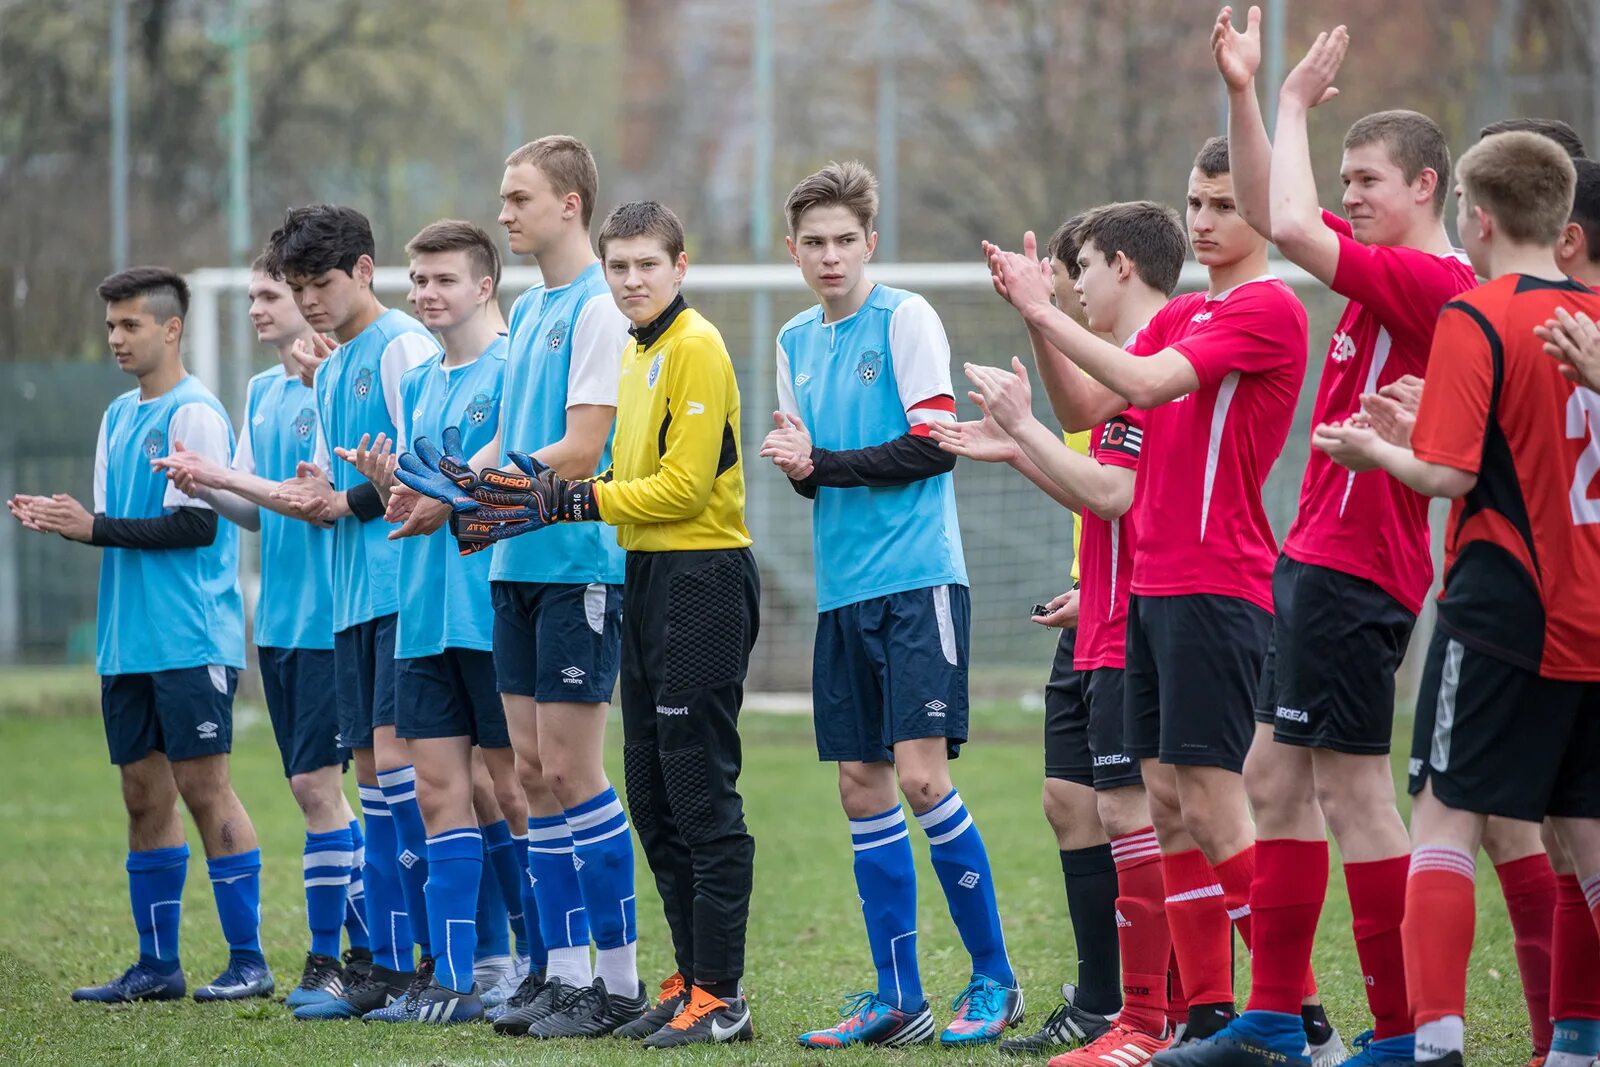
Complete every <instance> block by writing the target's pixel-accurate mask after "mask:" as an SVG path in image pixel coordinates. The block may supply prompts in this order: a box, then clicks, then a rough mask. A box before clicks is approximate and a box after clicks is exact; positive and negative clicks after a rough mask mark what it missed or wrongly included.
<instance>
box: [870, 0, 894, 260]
mask: <svg viewBox="0 0 1600 1067" xmlns="http://www.w3.org/2000/svg"><path fill="white" fill-rule="evenodd" d="M893 7H894V0H874V2H873V16H874V18H873V22H874V27H873V29H874V31H875V33H876V36H877V39H878V256H879V258H880V259H884V260H888V261H890V262H893V261H895V260H897V259H899V258H900V159H899V149H900V144H899V134H900V131H899V119H900V101H899V88H898V85H897V83H896V80H895V51H894V39H895V35H894V21H893Z"/></svg>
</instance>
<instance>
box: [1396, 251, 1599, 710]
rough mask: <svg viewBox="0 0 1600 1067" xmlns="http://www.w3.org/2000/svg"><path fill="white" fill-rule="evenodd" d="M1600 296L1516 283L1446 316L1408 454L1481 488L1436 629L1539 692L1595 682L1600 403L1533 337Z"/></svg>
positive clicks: (1455, 532)
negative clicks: (1553, 682) (1538, 681)
mask: <svg viewBox="0 0 1600 1067" xmlns="http://www.w3.org/2000/svg"><path fill="white" fill-rule="evenodd" d="M1558 307H1564V308H1566V309H1567V310H1568V311H1572V312H1577V311H1585V312H1588V313H1589V315H1590V316H1592V317H1600V295H1597V294H1595V293H1593V292H1591V291H1590V290H1589V289H1588V288H1586V287H1585V286H1583V285H1580V284H1579V283H1577V282H1575V281H1572V280H1571V279H1566V280H1563V281H1546V280H1543V279H1539V278H1532V277H1528V276H1526V275H1520V274H1510V275H1505V276H1503V277H1500V278H1496V279H1495V280H1494V281H1492V282H1489V283H1487V284H1486V285H1483V286H1482V287H1480V288H1478V289H1475V290H1473V291H1472V292H1470V293H1467V294H1465V295H1463V296H1461V297H1460V298H1458V299H1456V300H1453V301H1451V302H1450V303H1449V304H1446V305H1445V308H1444V312H1443V313H1442V314H1441V315H1440V316H1439V325H1438V328H1437V329H1436V330H1435V331H1434V337H1433V354H1432V357H1431V359H1432V362H1431V363H1430V365H1429V367H1428V378H1427V385H1426V386H1425V387H1424V388H1423V391H1422V406H1421V407H1420V408H1419V409H1418V411H1417V424H1416V428H1415V429H1414V430H1413V431H1412V435H1411V447H1412V450H1413V451H1414V452H1415V453H1416V455H1417V458H1419V459H1423V460H1427V461H1428V462H1430V463H1440V464H1444V465H1446V466H1450V467H1455V468H1456V469H1458V470H1464V471H1471V472H1473V473H1475V474H1476V475H1477V476H1478V482H1477V485H1475V486H1474V487H1473V489H1472V491H1471V492H1470V493H1468V494H1467V495H1466V496H1464V497H1462V498H1461V499H1459V500H1457V501H1455V502H1454V504H1453V505H1452V506H1451V509H1450V525H1449V528H1448V529H1447V530H1446V533H1445V577H1444V589H1443V591H1442V592H1441V593H1440V594H1439V625H1440V626H1441V627H1443V628H1444V630H1445V632H1446V633H1447V634H1449V635H1450V636H1451V637H1453V638H1455V639H1456V640H1457V641H1460V642H1461V643H1462V644H1463V645H1467V646H1470V647H1471V648H1473V649H1474V650H1476V651H1479V652H1482V653H1484V654H1485V655H1489V656H1493V657H1495V658H1496V659H1500V660H1503V661H1505V662H1507V663H1513V664H1516V665H1518V666H1521V667H1525V668H1527V669H1529V670H1536V671H1538V672H1539V674H1540V675H1542V676H1543V677H1546V678H1557V679H1564V680H1569V681H1586V682H1596V681H1600V482H1597V478H1596V475H1600V393H1595V392H1594V391H1592V390H1589V389H1584V388H1580V387H1579V386H1577V385H1575V384H1573V383H1572V382H1569V381H1568V380H1567V379H1566V378H1565V377H1563V376H1562V374H1561V371H1560V368H1559V365H1558V364H1557V363H1556V361H1555V360H1553V359H1551V358H1550V357H1549V356H1547V355H1545V354H1544V348H1543V346H1542V345H1541V344H1540V342H1539V339H1538V338H1536V337H1535V336H1534V335H1533V327H1534V326H1535V325H1538V324H1542V323H1543V322H1544V321H1545V320H1546V319H1548V318H1551V317H1553V316H1552V314H1551V313H1552V312H1553V311H1554V310H1555V309H1556V308H1558Z"/></svg>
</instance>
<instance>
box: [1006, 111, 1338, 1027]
mask: <svg viewBox="0 0 1600 1067" xmlns="http://www.w3.org/2000/svg"><path fill="white" fill-rule="evenodd" d="M1235 203H1236V202H1235V198H1234V192H1233V180H1232V176H1231V174H1230V173H1229V163H1228V142H1227V140H1226V139H1225V138H1212V139H1211V140H1210V141H1208V142H1206V144H1205V145H1204V146H1203V147H1202V148H1201V150H1200V154H1199V155H1198V156H1197V157H1196V159H1195V165H1194V169H1193V171H1192V172H1191V173H1190V176H1189V189H1188V226H1189V236H1190V242H1191V244H1192V245H1193V247H1194V250H1195V255H1196V257H1197V258H1198V259H1199V260H1200V262H1201V263H1202V264H1204V265H1205V266H1206V268H1207V270H1208V272H1209V275H1210V286H1209V288H1208V290H1207V291H1206V292H1204V293H1192V294H1188V295H1185V296H1182V297H1179V298H1177V299H1176V300H1173V301H1171V302H1169V303H1168V304H1167V305H1166V307H1164V308H1163V309H1162V310H1161V311H1160V312H1159V313H1157V314H1156V316H1155V318H1154V319H1152V320H1151V322H1150V324H1149V325H1148V326H1147V327H1145V334H1144V336H1142V337H1141V341H1140V345H1141V348H1143V349H1145V350H1147V351H1150V352H1151V353H1152V354H1151V355H1147V356H1135V355H1132V354H1131V353H1128V352H1125V351H1123V350H1122V349H1121V348H1119V347H1118V346H1117V345H1114V344H1111V343H1110V342H1107V341H1104V340H1101V339H1100V338H1098V337H1096V336H1094V334H1092V333H1091V332H1090V331H1088V330H1087V329H1085V328H1084V327H1082V326H1080V325H1078V324H1077V323H1076V322H1073V321H1072V319H1071V318H1069V317H1068V316H1066V315H1065V314H1063V313H1062V312H1061V311H1059V310H1058V309H1056V308H1055V307H1053V306H1052V305H1051V303H1050V284H1049V281H1048V279H1046V278H1045V277H1043V276H1042V275H1041V273H1040V265H1039V263H1038V261H1037V260H1036V259H1035V258H1034V249H1033V247H1032V245H1033V238H1032V235H1031V234H1030V235H1028V237H1027V238H1026V240H1025V244H1024V250H1025V254H1023V255H1018V254H1016V253H1010V252H1005V251H1003V250H1001V249H999V248H997V247H995V246H993V245H986V252H987V255H988V257H989V264H990V270H991V273H992V275H993V278H994V282H995V286H996V289H997V290H998V291H999V292H1000V293H1001V294H1002V295H1003V296H1004V297H1005V298H1006V299H1007V300H1009V301H1010V302H1011V303H1012V304H1013V305H1014V306H1015V307H1016V308H1017V309H1018V311H1019V312H1020V313H1021V314H1022V316H1023V319H1024V321H1025V322H1027V323H1028V324H1029V325H1030V326H1031V327H1033V328H1035V329H1037V330H1039V331H1040V333H1041V334H1042V335H1043V336H1044V337H1045V338H1046V339H1047V340H1048V341H1049V342H1050V343H1051V344H1052V345H1053V346H1054V347H1055V348H1056V349H1058V350H1060V352H1061V353H1062V354H1064V355H1065V356H1066V357H1067V358H1068V359H1069V360H1071V361H1072V362H1073V363H1075V364H1077V365H1078V366H1079V367H1081V368H1083V369H1084V370H1085V371H1087V372H1088V375H1089V377H1084V376H1081V375H1080V376H1072V375H1064V376H1062V383H1061V384H1062V385H1063V386H1065V387H1068V388H1070V391H1071V395H1070V396H1067V397H1064V400H1065V401H1067V402H1068V403H1069V405H1070V407H1071V408H1073V409H1074V410H1073V411H1071V412H1069V413H1072V414H1075V415H1077V416H1078V417H1077V418H1076V419H1074V420H1073V421H1072V423H1071V424H1069V425H1067V427H1066V428H1067V429H1069V430H1071V429H1079V428H1081V427H1083V426H1088V425H1093V424H1094V423H1095V422H1097V421H1104V420H1106V419H1109V418H1111V417H1112V416H1114V415H1116V414H1118V413H1119V412H1121V411H1123V410H1125V409H1126V408H1127V407H1128V406H1129V405H1130V404H1131V405H1132V406H1134V407H1138V408H1140V409H1141V410H1144V411H1146V412H1147V414H1146V416H1145V427H1144V442H1145V446H1146V447H1147V448H1149V449H1152V450H1153V452H1154V454H1155V455H1158V456H1160V457H1161V460H1160V462H1158V463H1153V464H1147V465H1145V467H1144V469H1143V471H1142V473H1141V478H1140V487H1139V496H1138V500H1137V502H1136V504H1135V507H1134V523H1135V525H1136V526H1137V528H1138V530H1139V543H1138V546H1137V552H1136V555H1135V557H1134V573H1133V579H1132V582H1131V585H1130V589H1129V592H1130V596H1129V600H1128V635H1127V646H1126V669H1125V673H1124V686H1125V695H1124V699H1125V707H1124V711H1125V718H1126V722H1125V729H1126V736H1125V738H1124V743H1125V745H1126V746H1127V754H1128V755H1129V756H1130V757H1131V758H1135V759H1141V760H1143V761H1144V763H1143V765H1142V767H1141V771H1142V773H1143V778H1144V783H1145V788H1146V790H1147V796H1148V798H1149V803H1150V814H1151V817H1152V820H1153V823H1154V826H1155V830H1156V836H1157V839H1158V841H1159V844H1160V847H1161V853H1162V857H1161V863H1162V875H1163V882H1164V886H1165V891H1166V895H1167V900H1166V904H1167V921H1168V925H1169V927H1170V929H1171V932H1172V940H1173V948H1174V950H1175V952H1176V955H1177V960H1178V965H1179V969H1180V971H1181V972H1182V978H1183V985H1184V988H1185V991H1186V992H1187V994H1188V999H1189V1022H1188V1026H1187V1034H1188V1035H1189V1036H1190V1037H1192V1038H1201V1037H1207V1036H1210V1035H1211V1034H1212V1033H1215V1032H1216V1031H1217V1030H1219V1029H1221V1028H1222V1026H1224V1025H1225V1024H1226V1023H1227V1022H1228V1020H1229V1019H1231V1018H1232V1016H1233V983H1232V968H1231V960H1230V944H1231V940H1230V934H1229V918H1230V912H1231V913H1232V915H1233V917H1234V918H1235V920H1238V921H1239V922H1240V932H1241V934H1242V935H1245V939H1246V943H1247V944H1248V943H1249V937H1248V924H1247V923H1246V922H1244V921H1243V920H1245V919H1247V918H1248V898H1249V884H1250V873H1251V872H1250V865H1251V863H1250V861H1251V855H1250V851H1249V850H1250V847H1251V845H1252V844H1253V843H1254V842H1253V836H1254V832H1253V827H1252V826H1251V823H1250V816H1249V814H1248V812H1247V810H1246V807H1245V795H1244V784H1243V779H1242V777H1241V771H1242V770H1243V767H1244V757H1245V753H1246V751H1247V750H1248V748H1249V742H1250V732H1251V728H1250V708H1251V706H1252V703H1253V698H1254V693H1255V688H1256V682H1257V681H1258V678H1259V675H1260V670H1261V660H1262V658H1263V657H1264V655H1265V653H1266V646H1267V639H1268V636H1269V634H1270V631H1271V623H1272V615H1271V609H1272V593H1271V571H1272V562H1273V559H1274V557H1275V556H1276V555H1277V542H1276V541H1275V540H1274V538H1273V534H1272V529H1271V527H1270V526H1269V525H1268V523H1267V517H1266V513H1265V509H1264V508H1263V507H1262V502H1261V487H1262V484H1263V483H1264V482H1265V481H1266V477H1267V472H1268V471H1269V470H1270V469H1271V467H1272V464H1273V462H1274V461H1275V460H1276V459H1277V457H1278V454H1279V452H1281V451H1282V448H1283V443H1284V440H1285V439H1286V438H1287V436H1288V432H1289V426H1290V423H1291V422H1292V420H1293V416H1294V405H1295V399H1296V396H1297V395H1298V393H1299V389H1300V383H1301V381H1302V380H1303V378H1304V376H1305V357H1306V318H1305V309H1304V308H1302V307H1301V305H1300V302H1299V301H1298V300H1297V299H1296V298H1295V296H1294V293H1293V291H1292V290H1291V289H1290V288H1289V287H1288V286H1287V285H1285V284H1284V283H1283V282H1281V281H1279V280H1278V279H1276V278H1273V277H1272V276H1271V275H1269V274H1267V246H1266V242H1265V240H1263V239H1262V238H1261V236H1260V235H1259V234H1257V233H1255V232H1254V231H1253V230H1251V229H1250V227H1249V225H1248V224H1247V223H1246V222H1245V221H1244V220H1243V219H1242V218H1241V217H1240V216H1239V214H1238V212H1237V210H1236V209H1235ZM1202 694H1203V696H1202ZM1322 1025H1325V1024H1322ZM1319 1028H1320V1027H1319ZM1316 1036H1317V1037H1318V1038H1319V1041H1318V1043H1319V1044H1321V1043H1325V1042H1326V1041H1328V1040H1332V1038H1333V1035H1332V1032H1331V1029H1330V1030H1328V1031H1326V1032H1325V1033H1321V1034H1318V1035H1316Z"/></svg>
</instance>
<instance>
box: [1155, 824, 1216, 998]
mask: <svg viewBox="0 0 1600 1067" xmlns="http://www.w3.org/2000/svg"><path fill="white" fill-rule="evenodd" d="M1161 876H1162V881H1163V883H1164V884H1165V886H1166V890H1167V926H1168V928H1170V929H1171V930H1172V949H1173V951H1174V952H1176V953H1177V956H1178V966H1179V968H1180V969H1182V971H1183V984H1184V988H1185V989H1186V990H1187V991H1188V994H1189V1001H1190V1003H1192V1004H1231V1003H1233V956H1232V952H1231V951H1230V948H1231V942H1232V935H1231V932H1230V930H1229V928H1228V913H1227V911H1226V910H1225V909H1224V908H1223V906H1222V886H1221V885H1219V884H1218V883H1217V876H1216V874H1215V873H1213V872H1212V870H1211V864H1209V863H1207V862H1206V858H1205V855H1204V854H1203V853H1201V851H1200V850H1199V849H1197V848H1192V849H1190V850H1189V851H1187V852H1177V853H1172V854H1164V855H1162V857H1161Z"/></svg>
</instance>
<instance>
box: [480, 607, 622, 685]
mask: <svg viewBox="0 0 1600 1067" xmlns="http://www.w3.org/2000/svg"><path fill="white" fill-rule="evenodd" d="M489 591H490V596H491V598H492V599H493V601H494V673H495V677H496V678H497V679H498V684H499V686H500V692H502V693H511V694H514V695H516V696H525V697H532V698H533V699H535V700H537V701H540V702H541V703H571V704H607V703H610V701H611V691H612V690H613V689H614V688H616V684H617V671H618V669H619V668H620V666H621V661H622V586H620V585H603V584H601V583H599V582H594V583H591V584H589V585H567V584H561V583H556V582H491V583H489Z"/></svg>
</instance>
